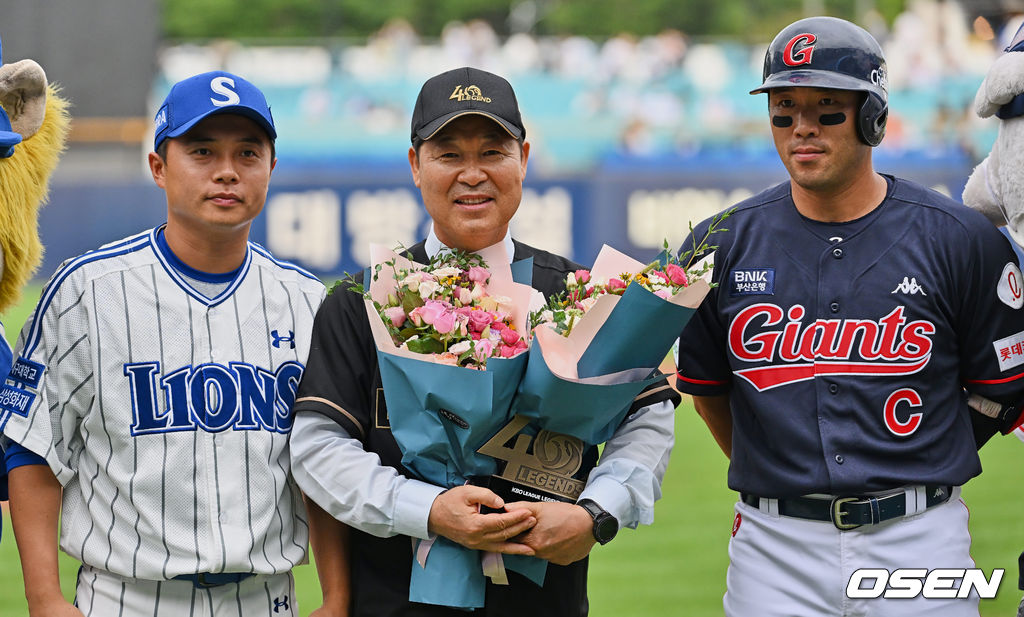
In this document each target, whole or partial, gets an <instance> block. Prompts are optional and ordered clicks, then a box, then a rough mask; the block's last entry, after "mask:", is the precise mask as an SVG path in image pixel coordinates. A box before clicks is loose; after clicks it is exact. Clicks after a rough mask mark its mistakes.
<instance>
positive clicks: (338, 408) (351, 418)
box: [295, 396, 366, 439]
mask: <svg viewBox="0 0 1024 617" xmlns="http://www.w3.org/2000/svg"><path fill="white" fill-rule="evenodd" d="M303 402H307V403H321V404H324V405H327V406H328V407H330V408H331V409H333V410H335V411H337V412H338V413H340V414H341V415H343V416H345V417H346V418H348V420H349V421H350V422H351V423H352V424H353V426H355V427H356V428H357V429H359V436H360V437H361V438H362V439H366V429H365V428H364V427H363V425H362V423H360V422H359V420H356V417H355V416H353V415H352V414H351V413H349V412H347V411H345V410H344V409H342V408H341V406H340V405H338V404H337V403H335V402H333V401H329V400H327V399H325V398H321V397H319V396H304V397H302V398H300V399H296V400H295V404H296V405H298V404H299V403H303Z"/></svg>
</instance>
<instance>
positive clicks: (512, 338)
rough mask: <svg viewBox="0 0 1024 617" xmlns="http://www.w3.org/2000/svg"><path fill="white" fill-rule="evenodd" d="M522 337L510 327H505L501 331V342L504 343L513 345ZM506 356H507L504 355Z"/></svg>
mask: <svg viewBox="0 0 1024 617" xmlns="http://www.w3.org/2000/svg"><path fill="white" fill-rule="evenodd" d="M521 338H522V337H521V336H519V333H518V332H516V331H515V330H513V329H512V328H505V329H504V330H502V331H501V342H502V343H505V344H506V345H515V344H516V342H517V341H519V340H520V339H521ZM506 357H507V356H506Z"/></svg>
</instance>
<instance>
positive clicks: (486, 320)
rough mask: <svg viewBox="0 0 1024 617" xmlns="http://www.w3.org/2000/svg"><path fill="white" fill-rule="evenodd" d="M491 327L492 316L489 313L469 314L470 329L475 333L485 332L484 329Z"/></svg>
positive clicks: (473, 312) (475, 312)
mask: <svg viewBox="0 0 1024 617" xmlns="http://www.w3.org/2000/svg"><path fill="white" fill-rule="evenodd" d="M489 325H491V314H490V313H488V312H487V311H471V312H470V313H469V329H470V330H471V331H473V332H483V330H484V328H486V327H487V326H489Z"/></svg>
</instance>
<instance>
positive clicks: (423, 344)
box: [406, 336, 444, 353]
mask: <svg viewBox="0 0 1024 617" xmlns="http://www.w3.org/2000/svg"><path fill="white" fill-rule="evenodd" d="M406 346H407V347H408V348H409V351H411V352H413V353H441V352H443V351H444V343H442V342H441V341H439V340H438V339H436V338H431V337H422V336H421V337H420V338H418V339H414V340H411V341H408V342H407V343H406Z"/></svg>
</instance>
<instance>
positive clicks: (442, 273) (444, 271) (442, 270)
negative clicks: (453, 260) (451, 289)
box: [430, 266, 462, 278]
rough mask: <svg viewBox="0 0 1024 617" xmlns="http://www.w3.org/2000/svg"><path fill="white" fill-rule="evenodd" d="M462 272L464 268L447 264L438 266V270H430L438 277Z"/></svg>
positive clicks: (456, 274)
mask: <svg viewBox="0 0 1024 617" xmlns="http://www.w3.org/2000/svg"><path fill="white" fill-rule="evenodd" d="M461 272H462V270H459V269H458V268H455V267H452V266H445V267H443V268H438V269H436V270H431V271H430V273H431V274H433V275H434V276H436V277H437V278H444V277H446V276H458V275H459V273H461Z"/></svg>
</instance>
